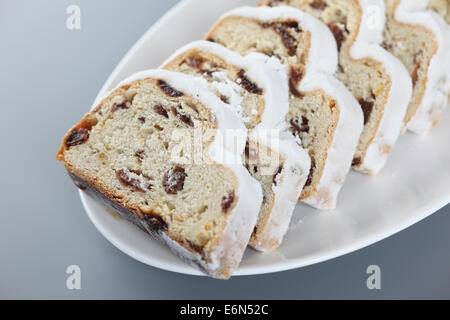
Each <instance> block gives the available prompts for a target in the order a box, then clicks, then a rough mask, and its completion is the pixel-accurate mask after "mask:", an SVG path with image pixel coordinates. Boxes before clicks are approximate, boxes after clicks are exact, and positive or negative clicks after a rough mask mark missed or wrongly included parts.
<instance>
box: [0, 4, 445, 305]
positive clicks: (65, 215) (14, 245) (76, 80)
mask: <svg viewBox="0 0 450 320" xmlns="http://www.w3.org/2000/svg"><path fill="white" fill-rule="evenodd" d="M176 2H177V1H176V0H165V1H156V0H150V1H149V0H131V1H125V0H83V1H80V0H79V1H75V0H71V1H65V0H60V1H57V0H29V1H24V0H20V1H17V0H14V1H13V0H10V1H6V0H0V99H1V111H2V119H1V125H0V137H1V138H0V150H1V157H0V178H1V187H0V188H1V191H0V194H1V201H0V298H4V299H12V298H31V299H47V298H57V299H91V298H97V299H104V298H112V299H202V298H203V299H329V298H337V299H347V298H356V299H380V298H388V299H391V298H395V299H409V298H412V299H418V298H425V299H428V298H439V299H443V298H445V299H448V298H450V250H449V243H450V232H449V226H450V215H449V213H450V207H449V206H448V207H446V208H444V209H442V210H441V211H440V212H438V213H436V214H435V215H433V216H432V217H430V218H429V219H427V220H425V221H423V222H421V223H419V224H417V225H415V226H413V227H411V228H409V229H408V230H406V231H403V232H401V233H400V234H397V235H395V236H393V237H391V238H389V239H386V240H384V241H382V242H380V243H377V244H375V245H372V246H370V247H368V248H366V249H363V250H360V251H358V252H355V253H353V254H349V255H347V256H344V257H340V258H338V259H334V260H332V261H328V262H325V263H321V264H318V265H314V266H310V267H306V268H303V269H299V270H293V271H288V272H282V273H277V274H269V275H261V276H251V277H236V278H233V279H231V280H230V281H218V280H213V279H208V278H203V277H192V276H185V275H180V274H174V273H170V272H166V271H162V270H158V269H155V268H152V267H149V266H146V265H144V264H141V263H139V262H137V261H135V260H133V259H131V258H129V257H128V256H126V255H125V254H123V253H121V252H120V251H119V250H117V249H116V248H115V247H113V245H111V244H110V243H109V242H108V241H107V240H106V239H104V238H103V236H102V235H101V234H100V233H99V232H98V231H97V230H96V229H95V227H94V226H93V225H92V224H91V222H90V221H89V219H88V217H87V216H86V214H85V213H84V210H83V208H82V206H81V203H80V200H79V197H78V193H77V192H76V188H75V187H74V186H73V184H72V183H71V181H70V180H69V178H68V177H67V176H66V174H65V171H64V170H63V168H62V166H61V165H59V164H58V163H57V162H56V160H55V159H54V154H55V153H56V151H57V149H58V146H59V143H60V140H61V138H62V136H63V134H64V133H65V132H66V130H67V129H68V128H69V127H70V126H71V125H72V124H74V123H75V122H76V121H78V120H79V119H80V117H81V115H82V114H84V113H85V112H86V111H87V109H88V108H89V106H90V105H91V103H92V101H93V99H94V98H95V96H96V94H97V92H98V91H99V89H100V88H101V86H102V85H103V83H104V81H105V80H106V78H107V76H108V75H109V74H110V72H111V71H112V69H113V68H114V67H115V65H116V64H117V63H118V62H119V60H120V59H121V58H122V56H123V55H124V54H125V53H126V52H127V50H128V49H129V48H130V47H131V46H132V45H133V44H134V42H135V41H136V40H137V39H138V37H139V36H141V35H142V34H143V33H144V32H145V31H146V30H147V28H148V27H150V26H151V25H152V24H153V23H154V22H155V21H156V20H157V19H158V18H159V17H160V16H161V15H163V14H164V12H166V11H167V10H168V9H169V8H170V7H171V6H172V5H174V4H175V3H176ZM69 4H77V5H79V6H80V7H81V10H82V29H81V30H80V31H69V30H67V29H66V19H67V15H66V13H65V11H66V8H67V6H68V5H69ZM72 264H76V265H79V266H80V267H81V270H82V290H80V291H69V290H67V289H66V286H65V284H66V277H67V275H66V273H65V271H66V268H67V266H69V265H72ZM372 264H376V265H379V266H380V267H381V269H382V290H380V291H370V290H368V289H367V287H366V278H367V275H366V268H367V266H369V265H372Z"/></svg>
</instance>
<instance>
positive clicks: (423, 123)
mask: <svg viewBox="0 0 450 320" xmlns="http://www.w3.org/2000/svg"><path fill="white" fill-rule="evenodd" d="M427 5H428V1H426V0H407V1H405V0H402V1H401V2H400V3H399V5H398V7H397V10H396V12H395V20H397V21H399V22H403V23H408V24H411V25H417V26H422V27H424V28H426V29H428V30H430V31H431V32H433V34H434V36H435V40H436V41H437V43H438V51H437V52H436V54H435V55H434V56H433V57H432V58H431V61H430V65H429V68H428V73H427V78H428V80H427V84H426V89H425V94H424V96H423V98H422V100H421V102H420V105H419V108H418V109H417V112H416V114H415V115H414V117H413V118H412V120H411V121H410V122H409V123H408V124H407V126H408V129H409V130H411V131H413V132H415V133H418V134H425V133H428V132H429V131H430V130H431V129H432V128H433V126H434V124H435V122H436V121H437V120H438V119H439V118H440V117H441V114H442V111H443V109H444V108H445V107H446V106H447V102H448V101H447V99H448V94H449V93H448V90H449V87H450V84H449V82H450V76H449V75H448V73H449V71H450V62H449V61H450V59H449V56H450V54H449V50H450V49H449V46H450V44H449V43H450V35H449V34H450V33H449V28H448V26H447V24H446V23H445V21H444V20H443V19H442V18H441V17H439V16H438V15H437V14H436V13H435V12H432V11H429V10H427V9H426V8H427Z"/></svg>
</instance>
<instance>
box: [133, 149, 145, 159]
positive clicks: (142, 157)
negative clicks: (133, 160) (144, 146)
mask: <svg viewBox="0 0 450 320" xmlns="http://www.w3.org/2000/svg"><path fill="white" fill-rule="evenodd" d="M134 155H135V156H136V157H138V158H139V159H141V160H143V159H144V156H145V151H144V150H138V151H136V153H135V154H134Z"/></svg>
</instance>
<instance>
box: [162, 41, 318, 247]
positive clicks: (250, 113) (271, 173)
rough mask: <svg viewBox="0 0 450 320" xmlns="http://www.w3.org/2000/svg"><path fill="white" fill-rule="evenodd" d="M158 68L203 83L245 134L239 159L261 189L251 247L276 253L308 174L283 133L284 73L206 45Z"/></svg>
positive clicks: (260, 58)
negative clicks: (237, 118) (228, 109)
mask: <svg viewBox="0 0 450 320" xmlns="http://www.w3.org/2000/svg"><path fill="white" fill-rule="evenodd" d="M163 67H164V68H165V69H168V70H171V71H178V72H183V73H186V74H190V75H194V76H198V77H203V78H204V79H206V80H207V81H208V82H209V83H210V85H211V88H212V89H213V90H214V91H215V92H216V93H217V95H218V96H219V97H221V99H222V100H223V101H226V103H228V105H229V106H230V107H231V108H233V109H235V111H236V112H237V114H239V116H240V117H241V119H242V120H243V121H244V122H245V124H246V126H247V128H248V129H249V130H250V134H249V140H248V143H247V149H246V152H245V157H244V159H243V160H244V162H245V165H246V167H247V169H248V170H249V172H250V174H251V175H252V176H253V177H254V178H255V179H256V180H258V181H259V182H260V184H261V187H262V190H263V204H262V207H261V211H260V214H259V220H258V223H257V224H256V227H255V230H254V232H253V235H252V238H251V240H250V245H251V246H252V247H253V248H255V249H257V250H259V251H270V250H274V249H276V248H277V247H278V246H279V245H280V244H281V241H282V239H283V237H284V235H285V233H286V232H287V230H288V226H289V222H290V220H291V216H292V213H293V210H294V208H295V205H296V203H297V201H298V198H299V197H300V194H301V192H302V189H303V186H304V184H305V182H306V180H307V178H308V174H309V171H310V159H309V155H308V153H307V152H306V151H305V150H304V149H303V148H302V147H301V146H300V145H299V144H297V143H296V141H295V139H294V137H293V136H292V135H290V134H288V132H287V125H286V121H285V117H286V115H287V113H288V111H289V97H288V94H289V86H288V77H287V71H286V68H285V67H284V66H283V65H282V64H281V63H280V61H279V60H278V59H276V58H273V57H272V58H269V57H267V56H264V55H262V54H252V55H250V56H247V57H242V56H240V55H239V54H237V53H235V52H233V51H230V50H228V49H226V48H225V47H223V46H221V45H219V44H215V43H212V42H208V41H196V42H193V43H190V44H188V45H186V46H185V47H183V48H181V49H179V50H178V51H177V52H175V53H174V54H173V55H172V56H171V57H170V58H169V59H168V60H167V61H166V62H165V63H164V64H163Z"/></svg>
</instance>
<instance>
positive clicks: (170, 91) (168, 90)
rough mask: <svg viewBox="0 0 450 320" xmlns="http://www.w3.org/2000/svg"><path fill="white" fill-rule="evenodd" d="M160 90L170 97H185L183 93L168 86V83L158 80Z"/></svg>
mask: <svg viewBox="0 0 450 320" xmlns="http://www.w3.org/2000/svg"><path fill="white" fill-rule="evenodd" d="M158 86H159V88H160V89H161V90H162V91H163V92H164V93H165V94H167V95H168V96H170V97H175V98H176V97H182V96H183V95H184V93H183V92H180V91H178V90H176V89H174V88H172V87H171V86H169V85H168V84H167V82H165V81H163V80H158Z"/></svg>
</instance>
